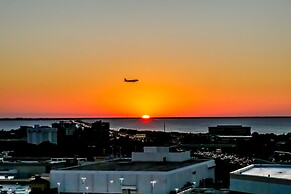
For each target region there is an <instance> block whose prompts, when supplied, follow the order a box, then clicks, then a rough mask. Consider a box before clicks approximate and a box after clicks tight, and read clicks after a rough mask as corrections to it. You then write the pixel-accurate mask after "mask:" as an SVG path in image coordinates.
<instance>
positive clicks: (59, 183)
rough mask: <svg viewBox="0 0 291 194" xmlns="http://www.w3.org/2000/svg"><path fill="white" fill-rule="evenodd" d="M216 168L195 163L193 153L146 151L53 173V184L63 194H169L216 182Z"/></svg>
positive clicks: (164, 149)
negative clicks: (191, 155)
mask: <svg viewBox="0 0 291 194" xmlns="http://www.w3.org/2000/svg"><path fill="white" fill-rule="evenodd" d="M214 168H215V162H214V160H194V159H192V158H190V153H189V152H170V151H169V148H167V147H145V148H144V152H133V153H132V159H117V160H110V161H103V162H98V163H92V164H89V165H81V166H77V167H71V168H65V169H58V170H52V171H51V172H50V180H51V188H57V189H58V190H59V192H61V193H83V192H84V193H123V194H129V193H130V194H134V193H138V194H150V193H152V194H166V193H170V192H171V191H173V192H174V191H176V190H180V191H181V189H182V188H183V187H185V185H188V186H189V185H194V186H197V185H198V183H199V182H200V181H201V180H203V179H206V178H211V179H214ZM185 188H186V187H185ZM187 188H188V189H189V187H187Z"/></svg>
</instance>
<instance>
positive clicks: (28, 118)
mask: <svg viewBox="0 0 291 194" xmlns="http://www.w3.org/2000/svg"><path fill="white" fill-rule="evenodd" d="M194 118H201V119H207V118H209V119H211V118H212V119H215V118H291V115H289V116H287V115H285V116H278V115H273V116H165V117H163V116H160V117H150V119H194ZM74 119H142V117H0V120H74Z"/></svg>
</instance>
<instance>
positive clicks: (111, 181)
mask: <svg viewBox="0 0 291 194" xmlns="http://www.w3.org/2000/svg"><path fill="white" fill-rule="evenodd" d="M109 182H110V187H111V185H112V184H113V183H114V181H113V180H110V181H109ZM111 194H112V188H111Z"/></svg>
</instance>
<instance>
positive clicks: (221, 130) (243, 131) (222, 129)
mask: <svg viewBox="0 0 291 194" xmlns="http://www.w3.org/2000/svg"><path fill="white" fill-rule="evenodd" d="M208 133H209V134H213V135H234V136H241V135H251V127H247V126H242V125H217V126H216V127H208Z"/></svg>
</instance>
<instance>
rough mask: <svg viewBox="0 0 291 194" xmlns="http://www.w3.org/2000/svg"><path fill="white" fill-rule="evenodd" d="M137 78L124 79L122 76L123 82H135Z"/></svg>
mask: <svg viewBox="0 0 291 194" xmlns="http://www.w3.org/2000/svg"><path fill="white" fill-rule="evenodd" d="M137 81H138V79H126V78H124V82H137Z"/></svg>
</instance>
